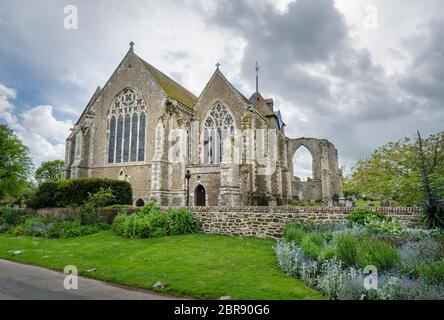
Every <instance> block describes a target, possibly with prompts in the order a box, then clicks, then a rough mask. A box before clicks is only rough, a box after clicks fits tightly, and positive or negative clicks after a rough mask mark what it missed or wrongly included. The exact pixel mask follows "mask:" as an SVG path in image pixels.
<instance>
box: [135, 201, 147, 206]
mask: <svg viewBox="0 0 444 320" xmlns="http://www.w3.org/2000/svg"><path fill="white" fill-rule="evenodd" d="M144 205H145V201H143V199H137V200H136V207H143V206H144Z"/></svg>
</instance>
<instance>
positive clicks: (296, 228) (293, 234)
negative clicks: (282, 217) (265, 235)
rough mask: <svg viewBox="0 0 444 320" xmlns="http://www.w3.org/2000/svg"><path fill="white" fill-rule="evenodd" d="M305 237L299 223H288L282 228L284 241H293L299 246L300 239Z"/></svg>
mask: <svg viewBox="0 0 444 320" xmlns="http://www.w3.org/2000/svg"><path fill="white" fill-rule="evenodd" d="M305 235H306V232H305V231H304V230H303V229H302V226H301V225H300V224H299V223H295V222H289V223H287V224H286V225H285V228H284V239H285V240H287V241H293V242H295V243H296V244H298V245H299V244H301V242H302V239H303V238H304V236H305Z"/></svg>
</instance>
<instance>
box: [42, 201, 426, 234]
mask: <svg viewBox="0 0 444 320" xmlns="http://www.w3.org/2000/svg"><path fill="white" fill-rule="evenodd" d="M139 209H140V208H126V209H119V208H114V209H103V210H102V211H103V212H102V215H103V216H104V218H105V220H106V221H107V222H108V223H111V222H112V220H113V219H114V217H115V215H116V214H117V213H118V212H121V211H124V212H127V213H129V214H130V213H134V212H136V211H138V210H139ZM161 209H162V210H167V209H168V207H162V208H161ZM189 209H190V211H191V212H192V213H193V216H194V217H195V218H196V219H197V220H199V221H200V222H201V223H202V229H203V231H204V232H205V233H214V234H226V235H237V236H247V237H258V238H269V239H277V238H280V237H281V236H282V231H283V228H284V226H285V224H286V223H287V222H288V221H297V222H307V221H314V222H315V223H319V224H335V223H340V222H343V221H344V220H345V218H346V217H347V215H349V214H350V213H351V212H353V211H354V210H355V209H356V208H345V207H333V208H328V207H190V208H189ZM363 209H365V210H369V211H375V212H379V213H382V214H384V215H386V216H387V217H389V218H392V219H393V220H394V221H399V222H400V223H402V224H404V225H406V226H409V227H419V226H421V216H422V209H421V208H418V207H367V208H363ZM37 213H39V214H41V215H46V214H51V215H56V216H75V215H77V214H78V209H73V208H50V209H39V210H37Z"/></svg>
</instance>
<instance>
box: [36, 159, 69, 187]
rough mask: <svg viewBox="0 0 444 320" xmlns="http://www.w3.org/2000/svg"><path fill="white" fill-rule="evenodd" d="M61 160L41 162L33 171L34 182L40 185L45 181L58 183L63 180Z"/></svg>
mask: <svg viewBox="0 0 444 320" xmlns="http://www.w3.org/2000/svg"><path fill="white" fill-rule="evenodd" d="M63 166H64V162H63V160H53V161H47V162H43V163H42V164H41V165H40V167H39V168H38V169H37V170H36V171H35V180H36V181H37V182H38V183H39V184H41V183H43V182H47V181H58V180H60V179H62V178H63Z"/></svg>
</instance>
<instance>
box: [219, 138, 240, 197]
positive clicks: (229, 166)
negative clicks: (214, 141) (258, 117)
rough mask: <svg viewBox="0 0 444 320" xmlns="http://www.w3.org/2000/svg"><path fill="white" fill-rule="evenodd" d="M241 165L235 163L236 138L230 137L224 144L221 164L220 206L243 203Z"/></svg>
mask: <svg viewBox="0 0 444 320" xmlns="http://www.w3.org/2000/svg"><path fill="white" fill-rule="evenodd" d="M241 200H242V199H241V194H240V177H239V164H238V163H236V162H235V161H234V137H233V136H228V137H226V138H225V141H224V142H223V155H222V162H221V164H220V189H219V205H220V206H237V205H239V204H240V203H241Z"/></svg>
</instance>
